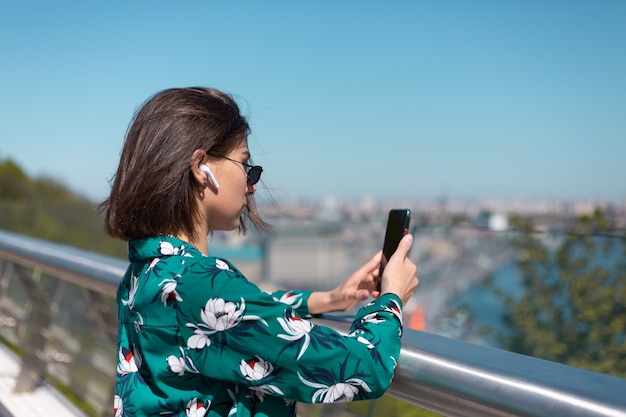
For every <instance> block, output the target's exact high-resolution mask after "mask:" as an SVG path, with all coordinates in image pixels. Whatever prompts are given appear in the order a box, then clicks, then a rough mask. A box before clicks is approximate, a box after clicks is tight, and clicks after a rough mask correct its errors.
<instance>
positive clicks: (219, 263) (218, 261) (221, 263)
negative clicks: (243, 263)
mask: <svg viewBox="0 0 626 417" xmlns="http://www.w3.org/2000/svg"><path fill="white" fill-rule="evenodd" d="M215 266H216V267H218V268H219V269H223V270H224V271H230V268H229V267H228V264H227V263H226V262H224V261H223V260H221V259H216V260H215Z"/></svg>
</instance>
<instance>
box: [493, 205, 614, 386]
mask: <svg viewBox="0 0 626 417" xmlns="http://www.w3.org/2000/svg"><path fill="white" fill-rule="evenodd" d="M512 223H513V224H514V225H515V226H517V227H518V228H519V229H520V230H521V231H522V232H521V233H520V235H519V237H518V238H517V239H516V240H515V246H516V248H517V251H518V265H519V270H520V272H521V276H522V287H523V293H522V295H521V297H518V298H516V297H512V296H510V295H503V297H504V298H505V314H504V320H505V323H506V324H507V331H508V332H509V334H508V335H507V336H506V337H505V338H504V340H503V345H504V347H505V348H506V349H508V350H511V351H514V352H518V353H523V354H527V355H531V356H535V357H539V358H543V359H548V360H552V361H555V362H560V363H566V364H569V365H572V366H576V367H580V368H585V369H590V370H595V371H598V372H603V373H607V374H612V375H615V376H621V377H626V261H625V260H626V240H625V238H626V236H613V237H607V236H606V232H607V231H608V230H612V229H613V225H612V224H611V222H610V221H609V219H608V218H607V217H606V216H605V214H604V213H603V212H602V211H600V210H596V211H595V212H594V213H593V214H592V215H588V216H581V217H579V218H578V219H577V221H576V223H575V225H574V229H573V232H572V233H569V234H567V235H565V236H563V238H562V239H561V242H560V244H558V245H557V247H556V248H550V247H548V246H547V245H546V244H544V242H543V241H542V238H543V237H544V236H543V235H538V234H535V233H533V224H532V221H530V220H524V219H521V218H515V219H512Z"/></svg>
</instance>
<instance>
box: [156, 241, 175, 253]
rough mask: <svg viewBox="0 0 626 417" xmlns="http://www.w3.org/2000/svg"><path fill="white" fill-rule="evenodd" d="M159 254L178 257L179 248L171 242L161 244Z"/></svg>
mask: <svg viewBox="0 0 626 417" xmlns="http://www.w3.org/2000/svg"><path fill="white" fill-rule="evenodd" d="M159 253H160V254H161V255H165V256H168V255H176V254H177V253H178V248H175V247H174V245H172V244H171V243H170V242H161V243H160V244H159Z"/></svg>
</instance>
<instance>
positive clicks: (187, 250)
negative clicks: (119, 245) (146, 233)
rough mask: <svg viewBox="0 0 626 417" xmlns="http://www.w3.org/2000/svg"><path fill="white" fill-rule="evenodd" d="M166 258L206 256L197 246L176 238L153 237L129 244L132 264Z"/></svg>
mask: <svg viewBox="0 0 626 417" xmlns="http://www.w3.org/2000/svg"><path fill="white" fill-rule="evenodd" d="M165 256H186V257H193V258H197V257H202V256H204V255H203V254H202V252H200V251H199V250H198V249H197V248H196V247H195V246H193V245H192V244H190V243H187V242H185V241H184V240H181V239H178V238H176V237H174V236H151V237H144V238H140V239H133V240H131V241H130V242H128V260H129V261H130V262H137V261H148V260H150V259H154V258H162V257H165Z"/></svg>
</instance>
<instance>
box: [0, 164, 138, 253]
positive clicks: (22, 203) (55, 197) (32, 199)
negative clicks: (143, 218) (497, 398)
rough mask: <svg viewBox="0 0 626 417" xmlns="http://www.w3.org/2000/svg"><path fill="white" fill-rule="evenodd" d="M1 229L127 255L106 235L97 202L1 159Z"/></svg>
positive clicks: (119, 243) (120, 246) (84, 247)
mask: <svg viewBox="0 0 626 417" xmlns="http://www.w3.org/2000/svg"><path fill="white" fill-rule="evenodd" d="M0 229H4V230H7V231H11V232H14V233H19V234H23V235H28V236H34V237H38V238H41V239H44V240H49V241H52V242H58V243H64V244H68V245H71V246H75V247H78V248H82V249H87V250H90V251H93V252H99V253H104V254H107V255H112V256H117V257H125V256H126V245H125V244H124V242H121V241H119V240H117V239H113V238H111V237H108V236H107V235H106V234H105V233H104V229H103V225H102V219H101V218H100V216H99V215H98V213H97V211H96V208H95V203H93V202H91V201H89V200H88V199H87V198H84V197H82V196H79V195H77V194H76V193H74V192H72V191H71V190H69V189H68V188H67V187H65V186H63V185H62V184H60V183H58V182H57V181H55V180H53V179H50V178H36V179H30V178H29V177H28V176H27V175H26V173H25V172H24V171H23V170H22V169H21V168H20V167H19V165H17V164H16V163H15V162H13V161H12V160H4V161H1V160H0Z"/></svg>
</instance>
